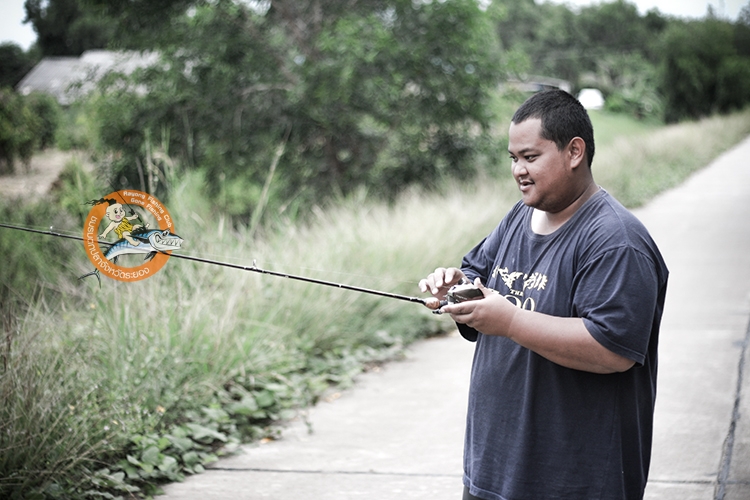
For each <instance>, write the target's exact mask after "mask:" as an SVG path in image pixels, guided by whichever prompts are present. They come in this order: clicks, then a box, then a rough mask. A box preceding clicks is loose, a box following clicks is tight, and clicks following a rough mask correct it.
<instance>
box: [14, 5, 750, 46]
mask: <svg viewBox="0 0 750 500" xmlns="http://www.w3.org/2000/svg"><path fill="white" fill-rule="evenodd" d="M549 1H552V2H554V3H566V4H568V5H569V6H571V7H581V6H585V5H591V4H595V3H601V1H600V0H549ZM628 1H629V2H630V3H634V4H636V5H637V6H638V11H639V12H640V13H641V14H645V13H646V12H647V11H648V10H650V9H652V8H657V9H659V11H660V12H661V13H662V14H668V15H673V16H678V17H689V18H701V17H703V16H705V14H706V11H707V9H708V5H712V6H713V7H714V12H715V13H716V14H717V15H719V16H720V17H723V18H726V19H730V20H736V19H737V15H738V14H739V12H740V9H741V8H742V7H743V6H744V5H745V4H747V3H748V1H750V0H628ZM537 2H539V0H537ZM23 3H24V0H0V43H2V42H15V43H17V44H18V45H20V46H21V47H22V48H23V49H24V50H26V49H28V48H29V47H30V46H31V44H32V43H34V41H35V40H36V33H35V32H34V30H33V29H32V27H31V25H30V24H23V19H24V17H26V12H25V11H24V8H23Z"/></svg>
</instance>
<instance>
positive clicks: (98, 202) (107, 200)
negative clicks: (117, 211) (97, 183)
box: [85, 198, 117, 207]
mask: <svg viewBox="0 0 750 500" xmlns="http://www.w3.org/2000/svg"><path fill="white" fill-rule="evenodd" d="M102 203H106V204H107V205H108V206H110V207H111V206H112V205H114V204H115V203H117V200H115V199H112V198H99V199H98V200H91V201H87V202H86V203H85V204H86V205H91V206H92V207H93V206H96V205H101V204H102Z"/></svg>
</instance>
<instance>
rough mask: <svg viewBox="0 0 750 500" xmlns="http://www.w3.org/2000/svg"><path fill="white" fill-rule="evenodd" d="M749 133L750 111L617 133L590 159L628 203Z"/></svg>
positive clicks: (679, 178) (596, 172)
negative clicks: (657, 127)
mask: <svg viewBox="0 0 750 500" xmlns="http://www.w3.org/2000/svg"><path fill="white" fill-rule="evenodd" d="M748 134H750V110H746V111H744V112H742V113H735V114H732V115H729V116H716V117H712V118H706V119H703V120H701V121H698V122H687V123H682V124H678V125H672V126H668V127H662V128H659V129H656V130H652V131H645V132H642V133H636V134H634V135H627V136H624V137H619V138H615V139H614V140H613V141H612V142H611V144H610V145H608V146H606V147H605V148H603V149H602V151H601V152H599V153H597V154H596V155H595V158H594V164H593V169H594V176H595V178H596V179H597V181H598V182H599V184H601V185H602V186H604V187H605V188H607V189H608V190H609V191H610V192H612V193H613V194H615V196H616V197H617V198H618V199H619V200H620V201H621V202H622V203H623V204H625V205H626V206H628V207H636V206H640V205H642V204H643V203H645V202H646V201H648V200H649V199H651V198H652V197H653V196H655V195H656V194H658V193H660V192H661V191H663V190H665V189H669V188H671V187H674V186H676V185H677V184H679V183H680V182H682V181H683V180H684V179H685V178H686V177H687V176H689V175H690V174H691V173H693V172H695V171H696V170H698V169H700V168H702V167H704V166H706V165H707V164H708V163H710V162H711V160H712V159H714V158H715V157H716V156H718V155H719V154H720V153H722V152H724V151H726V150H727V149H729V148H730V147H731V146H733V145H734V144H736V143H737V142H739V141H740V140H742V139H744V138H745V137H747V136H748Z"/></svg>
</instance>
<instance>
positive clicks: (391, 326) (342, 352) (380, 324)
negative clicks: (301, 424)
mask: <svg viewBox="0 0 750 500" xmlns="http://www.w3.org/2000/svg"><path fill="white" fill-rule="evenodd" d="M600 118H601V119H602V121H599V120H600ZM594 121H595V123H596V124H597V127H598V128H597V134H600V133H601V134H602V136H601V137H609V139H606V140H605V139H603V138H601V139H600V138H599V136H597V137H598V140H599V141H600V143H599V145H600V147H599V148H598V152H597V156H596V160H595V162H594V168H595V175H596V177H597V179H598V181H599V182H600V184H602V185H604V187H605V188H607V189H608V190H610V191H611V192H612V193H613V194H614V195H615V196H617V197H620V198H622V199H624V201H625V202H626V203H628V204H629V205H630V206H634V205H637V204H640V203H643V202H644V201H645V200H647V199H648V198H649V197H650V196H653V195H654V194H655V193H656V192H658V191H660V190H663V189H665V188H668V187H670V186H672V185H674V184H675V183H677V182H679V181H680V180H681V179H684V177H685V176H686V175H689V173H690V172H692V171H693V170H695V169H696V168H700V166H702V165H705V164H706V163H708V162H709V161H710V160H711V159H712V158H714V157H715V156H716V155H718V154H719V153H720V152H722V151H724V150H725V149H726V148H728V147H729V146H730V145H731V144H733V143H736V142H737V141H738V140H740V139H741V138H743V137H745V136H747V134H748V133H750V113H740V114H736V115H732V116H729V117H722V118H714V119H711V120H706V121H704V122H700V123H697V124H683V125H678V126H671V127H652V126H651V125H648V126H643V125H642V124H634V123H630V122H629V121H628V120H623V119H622V118H621V117H611V116H605V117H603V118H602V117H598V116H597V117H594ZM74 173H75V172H74ZM70 177H71V179H73V178H75V179H78V180H77V181H76V182H70V183H68V184H65V185H66V186H68V187H67V188H65V189H66V190H67V191H65V192H64V193H62V194H60V195H59V196H58V197H57V198H59V200H65V203H66V204H67V205H69V206H71V207H73V206H74V205H75V203H73V202H72V201H71V200H75V199H78V198H80V199H84V200H87V199H91V198H92V196H90V195H91V193H90V192H89V190H91V189H94V188H92V185H91V184H90V183H87V182H84V180H81V178H80V173H75V175H71V176H70ZM202 186H203V183H202V179H201V178H200V177H199V176H198V175H195V174H190V175H187V176H186V177H185V178H184V179H182V181H181V182H180V183H179V184H178V185H177V186H176V187H175V190H174V192H173V195H172V197H171V199H170V200H169V201H168V203H167V205H168V207H169V210H170V213H171V214H172V215H173V217H174V220H175V225H176V229H177V232H178V233H179V234H180V235H181V236H182V237H183V238H184V239H185V245H184V251H183V252H184V253H186V254H190V255H199V256H202V257H207V258H214V259H219V260H223V261H230V262H235V263H241V264H245V265H249V264H251V263H252V262H253V261H254V260H255V261H257V265H258V266H259V267H261V268H265V269H269V270H274V271H279V272H287V273H292V274H299V275H304V276H309V277H313V278H318V279H324V280H329V281H336V282H342V283H347V284H351V285H356V286H362V287H367V288H373V289H379V290H384V291H390V292H395V293H400V294H405V295H409V296H413V295H419V292H418V290H417V282H418V280H419V279H420V278H421V277H423V276H424V275H426V274H427V273H429V272H430V271H431V270H432V269H434V268H435V267H437V266H439V265H456V264H458V263H459V262H460V258H461V256H462V255H463V254H464V253H465V252H466V251H467V250H469V249H470V248H471V247H472V246H473V245H474V244H475V243H476V242H477V241H478V240H479V239H481V238H482V237H483V236H484V235H486V234H487V233H488V232H489V231H490V230H491V229H492V228H493V227H494V225H495V224H496V223H497V221H498V220H499V219H500V218H501V217H502V215H503V214H504V213H505V212H506V210H507V209H508V208H509V207H510V205H511V204H512V203H514V202H515V200H517V199H518V195H517V192H516V190H515V187H514V186H513V183H512V182H510V180H509V174H508V175H507V177H506V178H505V179H503V180H495V179H486V178H485V179H479V180H477V181H476V182H472V183H471V184H468V185H451V186H447V187H446V189H445V193H447V194H445V195H442V196H440V195H436V194H425V193H422V192H419V191H418V190H412V191H409V192H407V193H404V194H403V195H402V196H401V197H400V198H399V199H398V200H397V201H396V202H395V203H392V204H387V205H386V204H382V203H377V202H373V201H372V200H369V199H367V197H366V195H365V194H362V193H359V194H356V195H355V196H352V197H350V198H348V199H346V200H342V201H341V202H340V203H339V204H337V205H336V206H334V207H331V208H328V209H325V210H323V209H320V208H317V207H311V211H312V213H314V214H315V216H314V217H313V218H312V220H311V222H310V223H309V224H307V225H305V226H297V225H292V224H287V225H285V226H281V227H279V228H278V230H276V231H274V232H269V233H267V234H265V235H264V236H262V237H259V236H253V235H252V234H255V233H251V232H250V230H249V229H247V228H242V227H240V228H236V227H232V226H231V225H230V224H229V221H228V220H227V219H226V218H223V217H222V216H221V214H217V213H214V212H213V211H212V208H211V204H210V202H209V200H207V199H206V198H205V196H204V194H203V190H202ZM82 190H85V191H86V193H85V194H84V193H83V192H82ZM48 201H50V202H51V201H52V200H48ZM23 210H27V212H23ZM52 213H55V211H54V210H43V211H39V209H38V208H34V207H32V208H28V209H24V208H22V207H18V206H16V207H14V209H13V210H10V209H6V210H5V211H4V212H2V215H3V216H4V217H8V218H11V219H13V218H15V220H11V221H12V222H22V223H24V224H32V223H33V222H34V221H36V223H37V224H38V225H41V226H45V225H46V222H47V219H46V218H47V217H51V215H50V214H52ZM80 225H81V223H80V214H78V215H76V216H75V217H69V218H65V217H60V216H59V214H58V218H57V219H56V221H55V227H56V230H58V231H69V232H70V233H72V234H79V233H80ZM15 237H16V235H15V234H12V235H11V234H9V233H8V230H2V229H0V249H12V248H13V247H14V244H15V242H14V241H15V240H14V239H15ZM36 237H37V238H39V242H38V244H39V245H47V243H45V242H46V241H47V240H53V239H52V238H47V239H46V240H45V237H44V236H36ZM33 241H34V240H33V236H24V242H25V243H24V244H25V245H26V247H24V248H26V250H24V251H15V253H12V254H9V255H11V258H12V259H14V261H13V262H14V263H15V262H21V261H24V259H25V253H30V254H32V257H33V259H25V260H26V261H31V262H33V263H35V264H34V265H33V266H26V267H23V270H24V274H23V275H22V276H19V275H14V274H12V273H11V274H8V273H7V271H8V268H9V267H13V268H15V264H11V265H10V266H7V267H6V268H4V270H3V273H5V274H3V273H0V277H2V279H3V280H5V281H3V283H5V284H6V285H7V284H8V283H9V281H10V282H11V283H16V284H18V283H22V282H23V283H25V282H29V281H32V283H33V284H32V285H30V286H29V287H27V288H26V289H24V290H25V291H24V292H23V293H20V294H17V297H20V298H19V300H18V301H17V302H16V303H17V304H19V305H17V306H15V309H13V310H11V311H10V312H9V313H8V314H7V316H6V320H5V321H4V323H3V330H2V342H0V398H2V401H0V497H3V498H56V497H66V498H93V497H97V498H98V497H101V496H104V497H108V498H116V497H128V496H135V497H140V496H145V495H150V494H153V493H154V492H155V491H157V489H158V485H159V484H160V483H161V482H163V481H174V480H180V479H181V478H182V477H184V476H185V475H187V474H193V473H198V472H201V471H202V470H203V467H204V465H205V464H207V463H210V462H211V461H213V460H216V458H217V457H218V456H219V455H220V454H222V453H226V452H231V451H232V450H233V449H234V448H235V447H236V446H237V444H238V443H240V442H243V441H251V440H258V439H262V438H273V437H274V436H275V435H276V432H277V431H276V429H277V427H276V425H277V424H278V422H281V421H283V420H284V419H287V418H290V417H292V416H294V415H301V416H302V417H303V418H304V411H305V408H306V407H308V406H309V405H312V404H315V402H316V401H317V400H318V399H319V398H321V397H323V396H324V395H325V393H326V391H328V390H330V389H331V387H332V386H336V387H346V386H348V385H350V384H351V383H352V381H353V380H354V378H355V377H356V375H357V374H358V373H360V372H361V371H362V370H363V369H366V367H367V366H368V365H370V364H372V363H382V362H386V361H388V360H392V359H396V358H398V357H399V355H400V353H401V352H402V350H403V348H404V346H406V345H408V344H409V343H410V342H412V341H414V340H415V339H417V338H420V337H424V336H429V335H434V334H437V333H439V332H440V331H442V330H443V329H447V328H450V327H451V326H452V325H450V322H449V321H447V320H446V319H445V318H442V317H437V316H434V315H432V314H430V312H429V311H428V310H427V309H425V308H423V307H420V306H419V305H416V304H411V303H408V302H402V301H396V300H389V299H385V298H380V297H374V296H371V295H365V294H359V293H354V292H348V291H344V290H340V289H337V288H329V287H322V286H315V285H311V284H305V283H300V282H296V281H292V280H286V279H280V278H275V277H270V276H265V275H261V274H257V273H251V272H241V271H236V270H229V269H225V268H221V267H215V266H210V265H205V264H198V263H194V262H189V261H185V260H179V259H172V260H170V261H169V263H168V265H167V266H165V268H164V269H163V270H162V271H160V272H159V273H158V274H157V275H156V276H154V277H152V278H149V279H148V280H145V281H141V282H137V283H118V282H114V281H110V280H106V279H105V280H104V281H103V283H102V288H101V289H99V288H98V286H97V285H96V281H95V280H90V281H88V282H85V283H83V284H79V283H76V281H75V277H76V276H79V275H81V274H84V273H85V272H87V271H88V270H89V269H90V264H89V263H88V261H87V260H86V258H85V255H84V253H83V251H82V248H81V246H80V244H79V243H77V242H71V241H67V240H62V241H58V240H55V246H54V247H52V248H51V249H48V250H44V251H43V252H42V253H40V254H39V255H36V256H34V255H35V254H34V248H33V244H34V243H33ZM45 248H46V247H45ZM40 252H41V250H40ZM45 252H46V253H45ZM54 255H59V256H64V257H57V260H55V261H54V262H52V265H51V266H49V267H48V269H49V270H48V271H47V272H42V271H43V270H45V269H46V268H45V264H44V263H45V259H52V258H53V256H54ZM35 270H36V274H35V275H34V274H33V272H34V271H35ZM56 270H57V271H56ZM8 280H9V281H8ZM21 299H22V300H21Z"/></svg>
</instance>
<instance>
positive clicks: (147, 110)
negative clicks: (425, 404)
mask: <svg viewBox="0 0 750 500" xmlns="http://www.w3.org/2000/svg"><path fill="white" fill-rule="evenodd" d="M26 11H27V16H28V20H29V22H30V23H32V25H33V26H34V28H35V30H36V32H37V34H38V40H37V43H36V44H35V45H34V46H32V48H31V49H29V51H23V50H21V49H20V48H19V47H17V46H14V45H13V44H4V45H2V46H0V79H1V80H0V86H1V87H2V90H0V174H5V175H7V176H10V175H14V173H15V175H22V174H23V172H24V171H25V170H23V169H20V168H19V166H22V165H28V163H29V161H30V160H31V158H32V157H33V155H34V154H35V153H36V152H38V151H39V150H40V149H44V148H58V149H62V150H77V151H79V152H83V153H84V154H85V156H86V158H87V159H90V162H88V163H90V164H93V165H94V169H93V170H91V169H90V168H86V167H85V166H84V165H83V163H82V162H81V161H79V160H75V159H73V160H71V161H70V162H69V163H68V164H67V165H65V168H64V169H63V170H62V173H61V175H60V177H59V179H58V180H57V181H56V182H55V183H54V185H53V187H52V189H51V190H50V192H49V193H47V194H46V195H45V196H43V197H42V198H35V199H27V198H23V197H18V198H12V197H7V196H6V197H4V198H3V199H2V200H1V201H0V222H7V223H12V224H18V225H23V226H27V227H34V228H41V229H47V228H49V227H50V226H53V227H54V228H55V230H56V231H58V232H62V233H66V234H73V235H78V234H80V232H81V227H82V224H83V219H84V217H85V214H86V213H87V208H88V207H87V206H85V205H83V203H84V202H85V201H87V200H91V199H96V198H99V197H101V196H102V195H104V194H107V193H109V192H111V191H113V190H115V189H120V188H126V187H127V188H132V189H139V190H142V191H147V192H150V193H152V194H155V195H156V196H157V197H158V198H159V199H160V200H161V201H162V202H164V204H165V205H166V206H167V207H168V208H169V210H170V213H171V214H172V216H173V218H174V220H175V226H176V230H177V232H178V233H179V234H180V236H182V237H183V238H184V239H185V247H184V248H185V252H186V253H190V254H192V255H199V256H202V257H207V258H216V259H219V260H224V261H232V262H236V263H241V264H249V263H251V262H252V261H253V260H254V259H257V261H258V265H259V266H260V267H263V268H267V269H272V270H276V271H285V272H289V273H294V274H302V275H307V276H311V277H315V278H319V279H326V280H333V281H340V282H346V283H350V284H355V285H360V286H365V287H368V288H375V289H381V290H385V291H392V292H395V293H401V294H406V295H413V294H415V293H417V288H416V283H417V281H418V280H419V279H420V278H421V277H422V276H423V275H425V274H426V273H428V272H429V271H430V270H431V269H433V268H434V267H436V266H437V265H446V264H456V263H457V262H459V261H460V258H461V256H462V255H463V254H464V253H465V252H466V251H467V250H468V249H469V248H470V247H471V246H472V245H473V244H474V243H475V242H476V241H477V240H479V239H480V238H482V237H483V236H484V235H485V234H486V233H487V232H489V231H490V230H491V229H492V227H494V225H495V224H496V223H497V221H498V220H499V218H500V217H501V216H502V214H503V213H504V212H505V211H506V210H507V208H508V207H509V206H510V205H511V204H512V203H514V202H515V200H517V199H518V196H517V192H516V190H515V186H514V184H513V182H512V179H511V178H510V175H509V173H508V170H507V166H508V165H509V162H508V160H507V151H506V149H507V148H506V146H507V137H506V134H507V127H508V122H509V119H510V116H511V115H512V113H513V111H514V110H515V108H516V107H517V106H518V105H519V104H520V103H521V102H522V101H523V99H525V97H526V96H527V95H528V94H527V91H526V90H524V87H522V86H521V84H522V83H524V82H533V81H539V80H540V79H541V78H540V77H545V78H556V79H559V80H565V81H567V82H569V83H570V85H571V89H570V90H571V92H573V93H576V92H578V91H579V90H580V89H583V88H589V87H593V88H597V89H599V90H601V91H602V93H603V94H604V97H605V99H606V101H605V102H606V104H605V108H604V109H603V110H598V111H591V117H592V120H593V122H594V126H595V133H596V140H597V158H596V161H595V162H594V171H595V177H596V179H597V181H598V182H599V183H600V184H601V185H603V186H604V187H605V188H606V189H608V190H609V191H610V192H612V193H613V194H614V195H615V196H616V197H618V198H619V199H620V200H621V201H623V202H624V203H625V204H626V205H627V206H630V207H637V206H639V205H641V204H643V203H644V202H646V201H647V200H649V199H650V198H652V197H653V196H654V195H656V194H658V193H659V192H661V191H663V190H664V189H667V188H669V187H672V186H674V185H676V184H678V183H679V182H681V181H682V180H683V179H684V178H685V177H686V176H687V175H689V174H690V173H691V172H693V171H695V170H696V169H698V168H701V167H703V166H705V165H706V164H707V163H709V162H710V161H711V160H712V159H713V158H714V157H716V156H717V155H718V154H719V153H721V152H722V151H724V150H726V149H727V148H729V147H731V146H732V145H733V144H736V143H737V142H738V141H740V140H742V139H743V138H745V137H747V135H748V134H749V133H750V112H748V111H747V104H748V101H749V100H750V4H748V5H747V6H745V7H744V8H743V10H742V11H741V13H740V16H739V17H738V19H737V20H736V21H732V22H730V21H727V20H724V19H720V18H718V17H716V16H715V15H713V14H712V13H711V12H709V13H708V15H707V16H706V17H705V18H704V19H700V20H683V19H676V18H671V17H668V16H664V15H662V14H660V13H659V12H658V11H650V12H648V13H646V14H645V15H641V14H639V13H638V11H637V9H636V7H635V6H634V5H633V4H631V3H629V2H627V1H622V0H620V1H614V2H604V3H601V4H597V5H593V6H591V7H586V8H582V9H580V10H575V11H574V10H571V9H570V8H569V7H567V6H564V5H557V4H551V3H538V2H535V1H533V0H522V1H521V0H518V1H511V0H494V1H492V2H481V4H480V3H477V2H476V1H474V0H447V1H441V2H437V1H435V2H433V1H429V0H382V1H368V2H363V1H358V2H352V1H350V0H327V1H320V0H318V1H313V0H311V1H304V0H244V1H239V0H236V1H230V0H213V1H201V0H163V1H159V2H154V1H150V0H131V1H128V2H109V1H105V0H45V1H42V0H27V1H26ZM102 48H106V49H110V50H116V51H125V50H128V51H142V52H144V53H151V54H157V55H158V59H157V62H156V64H153V65H151V66H149V67H143V68H140V69H138V70H137V71H135V72H133V73H130V74H124V73H111V74H108V75H107V76H106V77H105V78H103V79H101V80H98V82H97V87H96V90H95V91H94V92H91V93H89V94H87V95H86V96H85V97H82V98H81V99H79V100H77V101H75V102H72V103H69V104H66V105H64V106H63V105H60V104H59V103H58V102H56V101H55V100H54V99H53V98H51V97H49V96H46V95H41V94H30V95H21V94H19V93H18V92H17V91H15V90H14V87H15V86H16V85H17V84H18V82H19V81H20V80H21V78H22V77H23V76H24V75H25V74H26V73H27V72H28V71H29V70H30V69H31V68H32V67H33V65H34V64H35V63H36V62H37V61H39V60H40V59H41V58H42V57H45V56H71V55H72V56H77V55H80V54H82V53H83V52H84V51H86V50H91V49H102ZM0 182H1V178H0ZM441 234H450V235H451V237H450V238H436V237H435V235H441ZM0 255H2V256H3V263H2V264H1V265H0V318H2V321H0V324H1V325H2V330H1V331H0V332H1V333H2V337H1V338H0V497H3V498H102V497H104V498H133V497H135V498H137V497H144V496H147V495H150V494H153V493H154V492H156V491H158V485H159V484H160V483H161V482H163V481H173V480H179V479H181V478H182V477H184V476H185V475H186V474H193V473H197V472H200V471H201V470H203V467H204V465H205V464H207V463H210V462H211V461H212V460H215V459H216V457H217V456H218V455H220V454H221V453H226V452H231V451H232V450H233V449H234V448H235V447H236V446H237V445H238V443H241V442H246V441H253V440H259V439H273V438H274V437H275V436H276V435H277V432H278V429H277V424H278V423H279V422H283V421H284V420H285V419H288V418H292V417H294V416H296V417H297V418H304V415H305V408H306V407H307V406H309V405H311V404H314V403H315V402H317V401H319V400H320V399H322V398H326V397H327V395H328V394H329V393H330V391H332V390H338V389H340V388H342V387H346V386H347V385H349V384H350V383H351V382H352V380H353V378H354V377H355V376H356V374H357V373H360V372H361V371H362V370H366V369H367V368H368V367H370V366H373V365H376V364H378V363H382V362H384V361H387V360H391V359H395V358H398V357H399V356H400V355H401V354H402V352H403V348H404V347H405V346H406V345H408V344H409V343H410V342H412V341H413V340H415V339H417V338H421V337H425V336H429V335H435V334H439V333H441V332H442V331H444V330H446V329H449V328H450V327H451V325H449V324H448V322H446V321H444V320H441V319H440V318H439V317H436V316H433V315H432V314H430V313H429V311H427V310H426V309H424V308H421V307H418V306H416V305H413V304H409V303H402V302H399V301H389V300H387V299H382V298H374V297H371V296H365V295H361V294H356V293H352V292H345V291H342V290H337V289H326V288H323V287H316V286H313V285H304V284H299V283H293V282H292V283H290V282H288V280H280V279H276V278H269V277H263V276H257V275H253V274H251V273H247V274H246V275H243V273H239V272H238V271H229V270H226V269H220V268H212V267H211V266H206V265H201V264H197V263H190V262H187V261H179V260H177V259H172V261H170V263H169V265H168V266H166V268H165V269H164V270H162V271H161V272H160V273H159V274H158V275H156V276H154V277H152V278H149V279H148V280H145V281H142V282H138V283H117V282H113V281H110V280H106V281H105V282H104V283H103V284H102V288H101V289H99V288H97V285H96V284H95V282H83V283H81V282H78V281H77V280H76V277H77V276H80V275H82V274H85V273H86V272H88V271H89V270H90V267H91V265H90V263H88V261H87V259H86V257H85V254H84V252H83V251H82V248H81V245H80V244H78V243H76V242H72V241H69V240H62V239H58V238H51V237H45V236H41V235H34V234H28V233H22V232H18V231H11V230H8V229H2V228H0ZM332 306H335V307H332Z"/></svg>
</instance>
